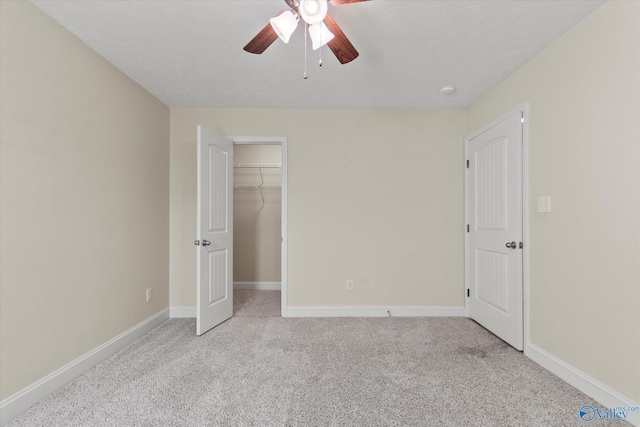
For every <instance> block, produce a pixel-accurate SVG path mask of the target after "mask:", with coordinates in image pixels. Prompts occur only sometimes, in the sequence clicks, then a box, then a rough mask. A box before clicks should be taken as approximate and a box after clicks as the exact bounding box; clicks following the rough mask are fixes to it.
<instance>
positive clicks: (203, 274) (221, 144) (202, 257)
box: [195, 126, 233, 335]
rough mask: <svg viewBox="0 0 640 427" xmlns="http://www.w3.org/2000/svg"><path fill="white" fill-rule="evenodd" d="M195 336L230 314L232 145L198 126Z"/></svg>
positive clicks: (231, 313)
mask: <svg viewBox="0 0 640 427" xmlns="http://www.w3.org/2000/svg"><path fill="white" fill-rule="evenodd" d="M195 243H196V245H197V246H198V302H197V307H196V311H197V313H196V333H197V334H198V335H202V334H203V333H205V332H207V331H208V330H209V329H211V328H213V327H215V326H217V325H219V324H220V323H222V322H224V321H225V320H227V319H229V318H230V317H231V316H232V315H233V142H232V141H229V140H228V139H225V138H222V137H220V136H218V135H216V134H214V133H212V132H210V131H208V130H207V129H205V128H203V127H201V126H198V237H197V240H196V241H195Z"/></svg>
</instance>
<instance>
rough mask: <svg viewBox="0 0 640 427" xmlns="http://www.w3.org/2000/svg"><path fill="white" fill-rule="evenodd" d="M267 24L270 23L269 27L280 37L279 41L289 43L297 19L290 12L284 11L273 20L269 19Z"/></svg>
mask: <svg viewBox="0 0 640 427" xmlns="http://www.w3.org/2000/svg"><path fill="white" fill-rule="evenodd" d="M269 22H270V23H271V27H273V31H275V32H276V34H277V35H278V37H280V40H282V41H283V42H285V43H289V39H290V38H291V34H293V32H294V31H295V30H296V27H297V26H298V17H297V16H295V15H294V14H293V13H292V12H291V11H289V10H286V11H284V12H282V13H281V14H280V15H278V16H276V17H275V18H271V19H270V20H269Z"/></svg>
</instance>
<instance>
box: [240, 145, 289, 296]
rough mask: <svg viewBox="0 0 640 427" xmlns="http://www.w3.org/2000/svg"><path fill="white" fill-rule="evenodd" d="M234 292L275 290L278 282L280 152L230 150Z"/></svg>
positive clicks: (276, 149) (255, 147)
mask: <svg viewBox="0 0 640 427" xmlns="http://www.w3.org/2000/svg"><path fill="white" fill-rule="evenodd" d="M233 194H234V201H233V203H234V214H233V220H234V235H233V239H234V250H233V256H234V266H233V276H234V284H235V287H236V288H242V287H246V286H249V287H250V288H251V287H258V288H260V287H265V286H266V287H269V288H273V287H277V286H278V285H279V284H280V281H281V244H282V242H281V215H282V149H281V147H280V146H279V145H236V146H235V147H234V191H233Z"/></svg>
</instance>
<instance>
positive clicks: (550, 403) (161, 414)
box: [8, 291, 619, 427]
mask: <svg viewBox="0 0 640 427" xmlns="http://www.w3.org/2000/svg"><path fill="white" fill-rule="evenodd" d="M262 292H270V293H269V294H265V293H262ZM236 295H238V296H237V297H236V300H237V302H236V309H237V312H236V315H235V316H234V317H233V318H232V319H230V320H228V321H227V322H225V323H223V324H221V325H220V326H218V327H217V328H215V329H214V330H212V331H210V332H208V333H207V334H205V335H203V336H201V337H196V336H195V321H194V320H193V319H174V320H169V321H167V322H165V323H164V324H162V325H161V326H159V327H158V328H156V329H154V330H153V331H151V332H149V333H148V334H146V335H145V336H143V337H142V338H140V339H138V340H137V341H136V342H134V343H133V344H131V345H130V346H128V347H126V348H125V349H123V350H122V351H120V352H119V353H117V354H115V355H114V356H112V357H111V358H109V359H108V360H106V361H104V362H103V363H101V364H99V365H98V366H96V367H95V368H94V369H92V370H90V371H89V372H88V373H86V374H85V375H83V376H82V377H80V378H78V379H77V380H76V381H74V382H73V383H71V384H69V385H68V386H66V387H65V388H63V389H61V390H60V391H58V392H56V393H54V394H53V395H51V396H50V397H48V398H47V399H45V400H44V401H42V402H41V403H40V404H38V405H36V406H35V407H33V408H31V409H29V410H28V411H26V412H25V413H23V414H22V415H21V416H20V417H18V418H16V419H14V420H12V421H11V422H10V423H9V424H8V426H12V427H13V426H583V425H584V424H585V423H584V422H583V421H582V420H580V418H579V416H578V410H579V408H580V407H581V406H582V405H584V404H592V405H595V402H594V401H593V400H592V399H590V398H588V397H587V396H585V395H583V394H582V393H580V392H579V391H577V390H576V389H574V388H573V387H571V386H569V385H568V384H566V383H564V382H563V381H561V380H560V379H558V378H557V377H555V376H554V375H552V374H550V373H549V372H547V371H546V370H544V369H542V368H541V367H539V366H538V365H536V364H535V363H533V362H532V361H530V360H528V359H527V358H525V357H524V356H523V355H522V354H521V353H519V352H517V351H515V350H514V349H512V348H511V347H509V346H507V345H506V344H504V343H503V342H502V341H501V340H499V339H498V338H496V337H495V336H493V335H492V334H490V333H489V332H487V331H486V330H485V329H483V328H482V327H480V326H479V325H477V324H476V323H474V322H473V321H471V320H468V319H463V318H324V319H283V318H280V317H276V316H277V315H278V314H279V305H278V306H276V305H275V304H279V292H277V291H241V293H240V294H237V293H236ZM267 300H270V301H271V302H272V304H271V308H270V311H269V310H267V308H266V306H267V305H268V304H266V303H265V301H267ZM252 301H254V302H255V305H252ZM254 309H255V311H254V313H253V314H256V313H263V314H266V313H269V312H270V313H273V316H274V317H264V315H263V316H261V317H250V315H251V313H250V312H251V310H254ZM589 425H590V426H592V425H608V426H611V425H619V421H615V422H613V421H609V422H608V423H606V422H598V421H593V422H591V423H589Z"/></svg>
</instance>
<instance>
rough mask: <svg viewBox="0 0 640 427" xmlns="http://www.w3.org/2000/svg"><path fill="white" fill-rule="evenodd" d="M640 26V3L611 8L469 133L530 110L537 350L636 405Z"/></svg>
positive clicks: (502, 92)
mask: <svg viewBox="0 0 640 427" xmlns="http://www.w3.org/2000/svg"><path fill="white" fill-rule="evenodd" d="M639 22H640V2H621V1H616V2H609V3H606V4H605V5H604V6H602V7H601V8H600V9H598V10H597V11H596V12H594V13H593V14H592V15H590V16H589V17H588V18H587V19H586V20H585V21H583V22H582V23H580V24H579V25H578V26H576V27H575V28H574V29H573V30H571V31H570V32H569V33H567V34H566V35H564V36H563V37H562V38H560V39H559V40H558V41H556V42H555V43H554V44H553V45H551V46H550V47H549V48H547V49H546V50H545V51H543V52H542V53H541V54H539V55H538V56H536V57H535V58H534V59H533V60H531V61H530V62H529V63H528V64H526V65H525V66H523V67H522V68H521V69H519V70H518V71H517V72H516V73H514V74H513V75H512V76H511V77H509V78H508V79H507V80H505V81H504V82H503V83H501V84H500V85H498V86H497V87H496V88H494V89H493V90H492V91H490V92H489V93H488V94H486V95H485V96H484V97H483V98H482V99H480V100H479V101H478V102H476V103H475V104H474V105H473V106H472V107H471V108H470V109H469V110H468V118H467V119H468V122H467V131H468V132H471V131H473V130H475V129H477V128H479V127H481V126H482V125H484V124H485V123H488V122H489V121H491V120H492V119H494V118H496V117H498V116H500V115H501V114H503V113H504V112H506V111H507V110H509V109H510V108H513V107H514V106H516V105H518V104H520V103H522V102H525V101H529V102H530V116H531V117H530V144H529V147H530V148H529V154H530V156H529V162H530V206H531V210H530V218H531V224H530V233H531V291H530V293H531V317H530V319H531V341H532V343H533V344H535V345H537V346H539V347H541V348H543V349H544V350H546V351H548V352H550V353H552V354H553V355H555V356H557V357H559V358H560V359H562V360H564V361H566V362H567V363H570V364H571V365H573V366H575V367H577V368H578V369H580V370H582V371H583V372H586V373H587V374H589V375H591V376H592V377H594V378H595V379H597V380H599V381H601V382H602V383H604V384H607V385H609V386H610V387H612V388H613V389H615V390H616V391H618V392H620V393H622V394H624V395H626V396H627V397H629V398H632V399H634V400H635V401H636V402H639V401H640V77H639V76H640V30H639V29H638V28H639V27H638V23H639ZM542 195H550V196H551V198H552V208H553V211H552V212H551V213H548V214H538V213H537V210H536V209H537V197H538V196H542Z"/></svg>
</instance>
